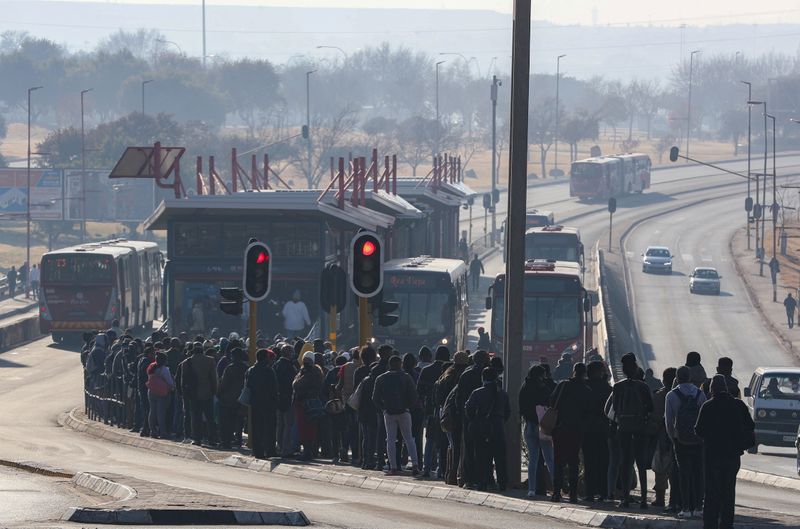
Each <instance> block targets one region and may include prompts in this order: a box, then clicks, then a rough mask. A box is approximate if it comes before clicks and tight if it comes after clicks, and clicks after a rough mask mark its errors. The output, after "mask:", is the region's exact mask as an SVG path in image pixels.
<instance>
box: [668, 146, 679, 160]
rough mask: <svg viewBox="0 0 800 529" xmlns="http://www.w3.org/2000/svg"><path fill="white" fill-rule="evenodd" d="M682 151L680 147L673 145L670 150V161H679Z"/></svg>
mask: <svg viewBox="0 0 800 529" xmlns="http://www.w3.org/2000/svg"><path fill="white" fill-rule="evenodd" d="M680 152H681V151H680V149H678V148H677V147H672V148H671V149H670V150H669V161H670V162H677V161H678V155H679V154H680Z"/></svg>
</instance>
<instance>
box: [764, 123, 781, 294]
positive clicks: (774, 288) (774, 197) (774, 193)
mask: <svg viewBox="0 0 800 529" xmlns="http://www.w3.org/2000/svg"><path fill="white" fill-rule="evenodd" d="M765 110H766V109H765ZM764 117H765V118H769V119H771V120H772V207H771V208H770V209H771V210H772V261H770V264H771V265H773V266H774V264H773V263H777V256H776V255H775V254H776V253H777V242H778V241H777V239H776V238H775V229H776V228H777V226H778V195H777V193H778V191H777V189H776V183H777V180H778V176H777V169H776V168H775V116H771V115H769V114H767V113H766V112H764ZM764 172H766V171H764ZM764 178H765V179H766V176H765V177H764ZM775 275H776V274H774V273H773V274H772V301H778V291H777V286H776V281H775Z"/></svg>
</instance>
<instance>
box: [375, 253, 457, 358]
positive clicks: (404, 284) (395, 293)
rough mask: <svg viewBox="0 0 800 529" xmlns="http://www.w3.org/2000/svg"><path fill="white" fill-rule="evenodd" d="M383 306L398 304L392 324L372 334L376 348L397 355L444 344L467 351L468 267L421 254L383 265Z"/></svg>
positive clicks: (376, 325)
mask: <svg viewBox="0 0 800 529" xmlns="http://www.w3.org/2000/svg"><path fill="white" fill-rule="evenodd" d="M383 278H384V279H383V292H382V296H383V298H382V299H383V301H396V302H398V303H399V304H400V306H399V308H398V309H397V311H395V313H396V314H398V315H399V316H400V318H399V319H398V321H397V323H395V324H394V325H391V326H389V327H381V326H380V325H379V324H378V322H377V320H376V322H375V325H374V327H373V330H372V332H373V334H374V337H375V339H376V340H377V341H378V343H387V344H390V345H393V346H394V347H395V348H396V349H397V350H399V351H408V352H413V353H415V354H416V353H417V351H419V349H420V347H422V346H423V345H425V346H427V347H429V348H430V349H431V351H434V350H435V349H436V347H438V346H439V345H447V346H448V347H449V348H450V350H451V351H461V350H463V349H464V348H465V347H466V339H467V332H468V325H469V304H468V301H467V294H468V292H467V288H468V285H467V266H466V265H465V264H464V261H462V260H460V259H437V258H433V257H429V256H426V255H423V256H421V257H414V258H410V259H394V260H392V261H387V262H386V263H385V264H384V265H383Z"/></svg>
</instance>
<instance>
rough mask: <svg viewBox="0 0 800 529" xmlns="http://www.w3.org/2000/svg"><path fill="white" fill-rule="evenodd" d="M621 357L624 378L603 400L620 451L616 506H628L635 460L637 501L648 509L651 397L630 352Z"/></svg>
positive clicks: (622, 507) (624, 507) (643, 507)
mask: <svg viewBox="0 0 800 529" xmlns="http://www.w3.org/2000/svg"><path fill="white" fill-rule="evenodd" d="M621 360H622V373H623V374H624V375H625V376H626V377H627V378H626V379H625V380H622V381H620V382H617V383H616V384H614V388H613V390H612V391H611V395H610V396H609V398H608V402H607V403H606V410H607V412H608V415H611V416H613V418H614V422H615V423H616V426H617V436H618V439H619V444H620V450H621V454H622V463H621V465H620V467H619V468H620V472H621V475H622V491H623V494H624V496H623V498H622V501H621V502H620V504H619V507H620V508H621V509H626V508H628V507H629V506H630V500H631V498H630V491H631V483H630V479H631V467H633V464H634V463H636V469H637V471H638V473H639V485H640V487H641V491H642V498H641V501H640V503H639V505H640V506H641V508H642V509H647V446H648V443H647V434H646V432H645V427H646V426H647V420H648V417H649V416H650V414H651V413H652V412H653V398H652V396H651V393H650V388H649V387H648V386H647V384H645V383H644V382H643V381H641V380H639V371H640V370H639V366H638V365H637V364H636V357H635V356H634V355H633V353H628V354H626V355H623V357H622V358H621Z"/></svg>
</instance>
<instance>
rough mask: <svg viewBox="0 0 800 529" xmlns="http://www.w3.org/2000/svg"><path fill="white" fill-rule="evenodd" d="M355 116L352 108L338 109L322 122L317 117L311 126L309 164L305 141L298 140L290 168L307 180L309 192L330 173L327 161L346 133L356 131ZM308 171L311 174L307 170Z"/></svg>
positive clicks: (341, 142)
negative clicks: (292, 167)
mask: <svg viewBox="0 0 800 529" xmlns="http://www.w3.org/2000/svg"><path fill="white" fill-rule="evenodd" d="M356 124H357V119H356V113H355V111H354V110H353V109H351V108H349V107H348V108H344V109H342V110H340V111H339V112H338V113H337V114H335V115H334V116H333V117H331V118H328V119H322V118H320V117H319V116H316V117H315V118H314V119H313V121H312V124H311V130H310V131H309V132H310V136H311V163H310V164H309V158H308V149H307V148H306V144H305V140H299V141H298V143H297V146H298V149H297V150H296V151H295V152H294V153H292V155H291V160H292V165H294V167H295V168H296V169H297V171H298V172H299V173H301V174H302V175H303V177H304V178H305V179H306V184H307V185H308V188H309V189H316V188H318V187H319V183H320V181H321V180H322V177H323V176H324V175H325V174H326V173H327V171H328V170H329V160H330V157H331V156H332V155H333V154H334V151H335V150H336V148H337V147H339V146H341V145H342V144H343V141H344V140H345V138H346V137H347V135H348V134H352V133H353V131H354V130H355V128H356ZM309 169H310V171H309Z"/></svg>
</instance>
